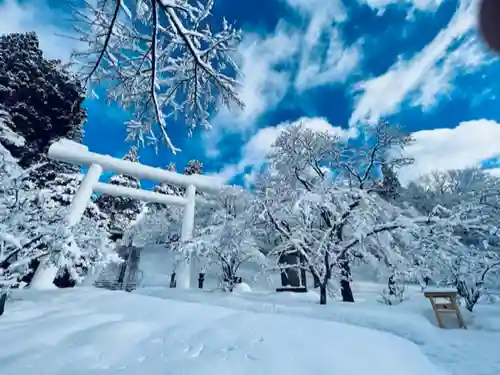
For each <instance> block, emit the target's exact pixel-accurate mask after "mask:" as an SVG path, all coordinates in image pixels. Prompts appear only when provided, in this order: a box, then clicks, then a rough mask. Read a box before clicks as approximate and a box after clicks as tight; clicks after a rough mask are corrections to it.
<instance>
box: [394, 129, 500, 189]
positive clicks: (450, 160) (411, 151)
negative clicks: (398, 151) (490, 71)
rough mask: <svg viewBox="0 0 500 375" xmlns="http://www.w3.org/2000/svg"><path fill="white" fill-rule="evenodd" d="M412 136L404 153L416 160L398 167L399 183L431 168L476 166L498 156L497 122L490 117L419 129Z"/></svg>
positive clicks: (499, 135) (437, 169) (412, 178)
mask: <svg viewBox="0 0 500 375" xmlns="http://www.w3.org/2000/svg"><path fill="white" fill-rule="evenodd" d="M413 137H414V138H415V144H413V145H411V146H410V147H408V148H407V150H406V153H407V155H408V156H411V157H413V158H415V161H416V162H415V164H413V165H411V166H408V167H404V168H402V169H401V171H400V173H399V176H400V179H401V182H402V183H408V182H409V181H411V180H414V179H416V178H418V177H419V176H421V175H423V174H426V173H429V172H431V171H440V170H446V169H462V168H466V167H471V166H478V165H481V163H482V162H483V161H485V160H488V159H491V158H496V157H500V142H498V140H499V139H500V124H499V123H497V122H495V121H491V120H485V119H481V120H473V121H466V122H462V123H460V124H459V125H458V126H457V127H456V128H454V129H434V130H422V131H418V132H415V133H413Z"/></svg>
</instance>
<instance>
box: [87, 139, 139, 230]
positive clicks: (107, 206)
mask: <svg viewBox="0 0 500 375" xmlns="http://www.w3.org/2000/svg"><path fill="white" fill-rule="evenodd" d="M123 160H127V161H131V162H134V163H138V162H139V155H138V152H137V148H136V147H135V146H134V147H132V148H131V149H130V150H129V151H128V152H127V154H125V156H124V157H123ZM108 183H109V184H111V185H117V186H123V187H130V188H134V189H140V187H141V185H140V181H139V180H138V179H137V178H135V177H130V176H126V175H121V174H119V175H114V176H113V177H111V178H110V180H109V181H108ZM96 204H97V206H98V207H99V209H100V210H101V211H102V212H103V213H105V214H106V215H107V216H108V217H109V230H110V232H111V233H117V234H123V233H124V231H125V230H126V229H127V228H128V227H129V226H130V223H131V222H132V221H134V220H135V219H136V218H137V215H139V213H140V212H141V210H142V209H143V206H144V205H143V203H142V202H140V201H137V200H135V199H132V198H127V197H121V196H109V195H100V196H99V197H98V198H97V199H96Z"/></svg>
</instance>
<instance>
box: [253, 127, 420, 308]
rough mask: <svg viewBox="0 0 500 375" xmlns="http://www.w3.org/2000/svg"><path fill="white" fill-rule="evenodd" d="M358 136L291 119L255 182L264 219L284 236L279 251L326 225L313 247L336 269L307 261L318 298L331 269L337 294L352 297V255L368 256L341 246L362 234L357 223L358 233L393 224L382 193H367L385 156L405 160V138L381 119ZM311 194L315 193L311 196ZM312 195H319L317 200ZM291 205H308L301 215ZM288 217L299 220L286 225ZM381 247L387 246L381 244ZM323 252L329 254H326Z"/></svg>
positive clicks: (373, 188)
mask: <svg viewBox="0 0 500 375" xmlns="http://www.w3.org/2000/svg"><path fill="white" fill-rule="evenodd" d="M364 137H365V140H364V142H363V144H362V146H361V147H360V146H359V143H356V144H350V143H348V142H347V143H346V142H340V140H339V139H338V137H335V136H332V135H331V134H329V133H327V132H316V131H313V130H310V129H307V128H305V127H303V126H302V125H296V126H291V127H289V128H287V129H285V130H284V131H282V133H281V134H280V136H279V137H278V139H277V140H276V142H275V144H274V146H273V152H272V153H271V155H270V163H269V166H268V168H267V170H266V171H265V175H264V176H262V177H261V178H258V180H257V183H256V191H257V192H258V193H259V194H260V195H261V198H262V201H263V206H264V207H266V212H267V216H268V220H270V221H271V222H272V224H273V226H274V229H275V230H276V231H277V232H278V233H279V234H280V236H281V238H282V240H284V241H283V242H282V243H281V244H280V246H278V247H277V249H278V250H279V251H297V250H299V249H298V248H294V246H292V245H293V243H294V242H295V241H296V239H295V237H294V236H296V235H304V236H309V235H312V236H313V238H316V235H317V234H318V233H322V232H325V231H326V232H328V236H327V237H326V238H325V239H324V240H325V241H326V242H327V243H328V246H327V247H326V248H325V247H319V248H318V249H319V250H318V251H320V252H319V253H317V252H314V253H315V254H320V256H319V258H320V259H322V262H326V263H328V264H329V265H333V266H332V267H336V269H335V270H334V269H333V268H331V267H330V266H325V265H324V263H322V264H323V266H322V267H323V269H322V270H320V269H319V268H317V269H315V267H319V266H318V265H317V262H316V261H315V262H313V263H314V265H312V264H311V263H310V262H308V261H306V263H308V267H309V269H308V270H309V271H310V272H311V273H312V275H313V277H314V279H315V284H319V285H320V289H321V296H322V302H323V303H325V302H326V288H327V286H328V282H329V281H330V280H331V278H332V275H333V272H334V271H338V273H339V274H340V275H339V278H340V284H341V293H342V297H343V300H344V301H350V302H352V301H354V298H353V295H352V290H351V286H350V281H351V262H352V261H354V260H355V259H356V258H358V259H364V258H366V257H367V256H366V255H365V256H363V257H353V255H352V254H354V253H355V251H357V249H358V247H359V246H358V242H355V243H356V245H352V246H353V247H350V246H349V247H347V250H346V251H344V250H343V246H348V245H349V244H350V243H351V242H352V241H354V239H353V237H352V236H353V233H357V236H358V237H359V236H361V234H360V232H359V230H364V231H365V234H367V233H372V231H374V230H375V228H382V227H384V224H387V223H389V224H388V225H389V227H391V228H392V225H393V224H391V223H393V221H394V220H395V218H394V217H393V212H395V210H396V208H395V207H392V206H391V205H390V204H389V203H388V202H385V201H383V200H382V199H378V200H376V199H375V197H372V193H377V192H378V193H380V191H381V186H380V183H379V180H380V179H379V173H380V167H381V165H382V164H383V163H384V162H386V161H387V160H388V159H390V160H391V163H392V165H394V166H395V167H399V166H402V165H405V164H406V163H409V162H411V160H409V159H407V158H405V157H403V156H401V154H400V153H401V150H402V149H403V148H404V146H405V145H406V144H408V143H409V142H410V141H411V139H410V138H409V137H407V136H405V135H404V134H402V133H401V132H400V131H399V129H398V128H397V127H392V126H390V125H389V124H388V123H386V122H381V123H379V124H378V125H377V126H375V127H374V128H373V129H368V130H367V131H366V132H365V134H364ZM306 197H308V198H307V199H306ZM311 197H315V198H314V199H312V200H311V199H309V198H311ZM317 197H321V199H320V201H317ZM301 205H305V206H304V207H302V206H301ZM297 207H301V208H302V209H304V210H307V213H308V214H307V216H304V217H301V216H300V215H303V213H300V212H299V211H300V210H299V211H297ZM380 207H384V209H380ZM271 210H274V211H271ZM296 214H297V215H298V216H297V217H295V215H296ZM289 215H291V216H290V217H289ZM299 218H300V220H299ZM297 220H298V221H297ZM292 222H295V224H296V225H297V226H298V227H297V228H295V227H293V226H292V225H291V223H292ZM354 222H355V223H357V224H356V225H359V228H357V229H356V230H354V228H355V227H353V226H352V225H353V223H354ZM360 223H363V225H361V224H360ZM299 228H300V229H299ZM387 230H388V229H385V230H384V231H387ZM318 231H319V232H318ZM300 233H302V234H300ZM314 233H316V234H314ZM375 233H379V231H378V230H376V231H375ZM308 241H311V239H308ZM371 245H372V248H373V249H375V248H376V249H377V251H376V253H379V254H380V253H383V250H382V249H379V248H380V246H378V247H377V246H376V244H375V243H372V244H371ZM322 246H323V245H322ZM384 246H385V247H388V246H387V243H386V244H385V245H384ZM313 247H314V246H313ZM311 249H312V248H311ZM311 249H309V250H308V251H312V250H311ZM326 249H328V250H326ZM332 249H333V250H332ZM373 249H372V250H373ZM302 250H303V252H302V254H301V255H302V257H304V258H305V259H306V260H307V256H306V254H305V253H304V251H305V250H304V249H302ZM323 251H327V253H326V254H329V255H328V256H327V258H328V259H326V258H325V256H324V254H323ZM330 251H332V253H330ZM306 252H307V251H306ZM379 256H380V255H379ZM386 258H387V257H386ZM325 259H326V260H325Z"/></svg>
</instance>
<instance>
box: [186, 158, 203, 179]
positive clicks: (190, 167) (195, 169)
mask: <svg viewBox="0 0 500 375" xmlns="http://www.w3.org/2000/svg"><path fill="white" fill-rule="evenodd" d="M184 174H185V175H192V174H203V163H202V162H201V161H199V160H196V159H195V160H190V161H188V164H187V166H186V168H184Z"/></svg>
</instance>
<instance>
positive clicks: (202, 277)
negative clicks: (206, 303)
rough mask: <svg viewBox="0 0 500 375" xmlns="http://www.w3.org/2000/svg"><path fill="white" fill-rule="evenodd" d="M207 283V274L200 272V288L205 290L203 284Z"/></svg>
mask: <svg viewBox="0 0 500 375" xmlns="http://www.w3.org/2000/svg"><path fill="white" fill-rule="evenodd" d="M204 282H205V273H203V272H200V273H199V274H198V288H199V289H203V283H204Z"/></svg>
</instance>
